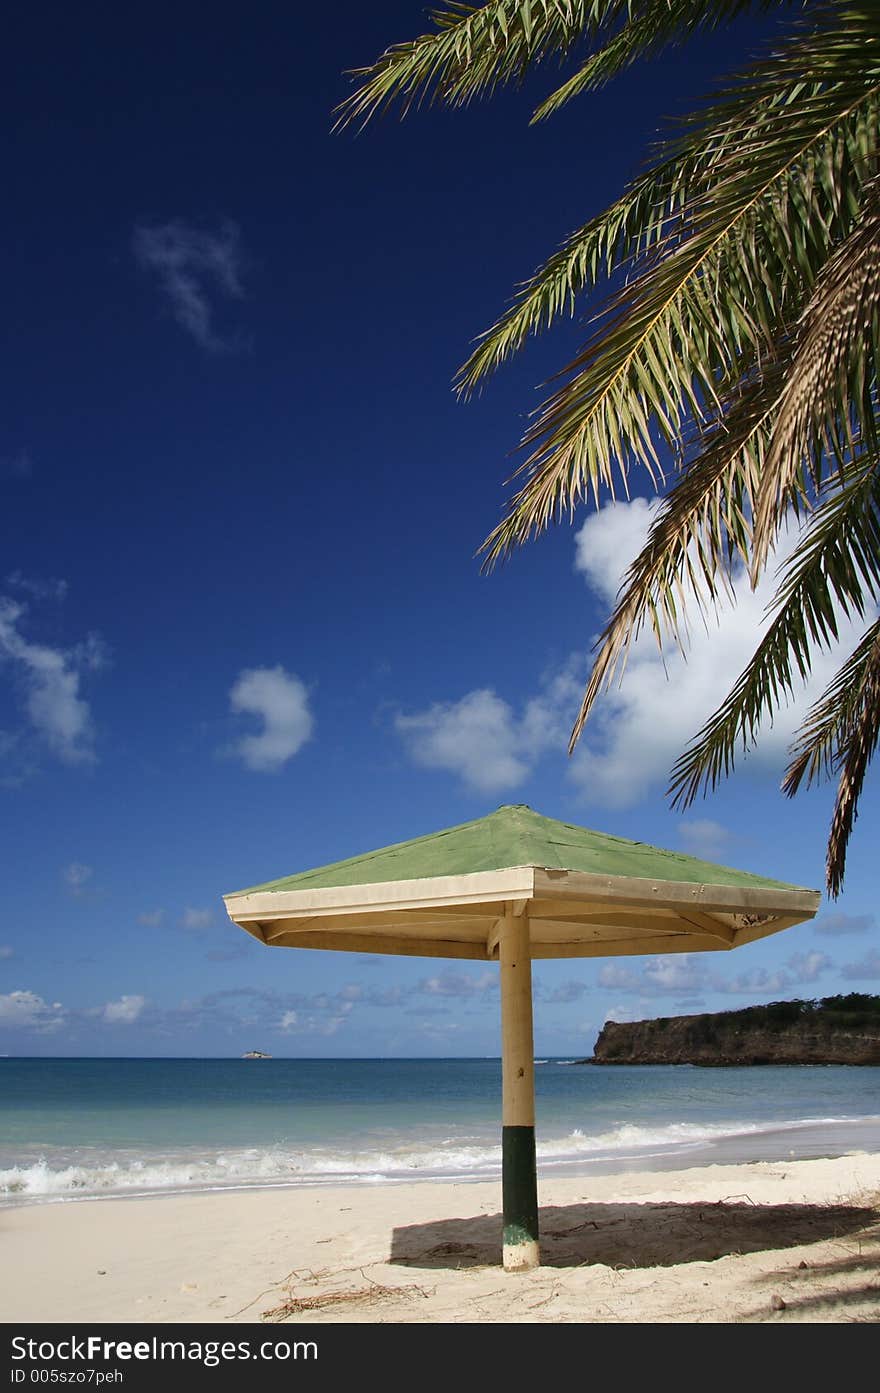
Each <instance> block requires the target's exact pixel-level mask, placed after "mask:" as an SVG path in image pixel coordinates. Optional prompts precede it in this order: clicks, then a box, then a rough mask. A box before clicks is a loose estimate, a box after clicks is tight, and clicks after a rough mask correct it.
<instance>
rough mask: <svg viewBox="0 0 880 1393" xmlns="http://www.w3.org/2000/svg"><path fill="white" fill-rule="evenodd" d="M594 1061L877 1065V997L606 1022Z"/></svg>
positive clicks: (832, 998)
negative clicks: (645, 1019)
mask: <svg viewBox="0 0 880 1393" xmlns="http://www.w3.org/2000/svg"><path fill="white" fill-rule="evenodd" d="M593 1062H594V1063H596V1064H727V1065H735V1064H880V996H868V995H866V994H865V993H862V992H850V993H848V994H847V995H845V996H826V997H824V998H823V999H822V1000H820V1001H799V1000H798V1001H773V1002H770V1003H769V1005H766V1006H746V1007H744V1008H743V1009H742V1010H739V1011H720V1012H717V1013H715V1014H707V1015H697V1016H668V1017H661V1018H660V1019H657V1020H647V1021H631V1022H623V1021H609V1022H608V1023H607V1024H606V1025H605V1026H604V1027H603V1029H602V1032H601V1034H600V1035H599V1038H598V1040H597V1041H596V1048H595V1051H594V1055H593Z"/></svg>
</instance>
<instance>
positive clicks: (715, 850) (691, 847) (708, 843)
mask: <svg viewBox="0 0 880 1393" xmlns="http://www.w3.org/2000/svg"><path fill="white" fill-rule="evenodd" d="M678 835H679V839H680V840H681V844H682V846H683V847H684V849H685V851H687V852H689V854H690V855H691V856H699V857H701V858H702V859H703V860H706V861H713V860H717V859H718V857H720V856H723V855H724V854H725V852H726V850H727V848H728V847H729V845H730V843H731V841H732V840H733V836H732V833H730V832H729V831H728V830H727V828H726V827H722V825H721V823H720V822H713V821H712V819H711V818H710V817H692V818H688V819H687V821H686V822H682V824H681V826H680V827H679V829H678Z"/></svg>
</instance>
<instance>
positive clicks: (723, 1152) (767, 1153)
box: [0, 1116, 880, 1215]
mask: <svg viewBox="0 0 880 1393" xmlns="http://www.w3.org/2000/svg"><path fill="white" fill-rule="evenodd" d="M549 1144H550V1145H551V1146H552V1141H551V1142H550V1143H549ZM852 1152H864V1153H867V1154H873V1153H880V1116H878V1117H856V1118H822V1119H819V1118H814V1119H804V1120H803V1121H799V1122H796V1123H789V1124H786V1123H785V1122H780V1123H777V1124H776V1125H773V1126H767V1127H763V1128H752V1129H745V1130H743V1131H741V1132H737V1131H730V1132H727V1131H725V1132H722V1133H721V1134H719V1135H717V1136H705V1135H704V1136H698V1137H695V1138H693V1139H692V1140H689V1139H688V1138H687V1137H682V1138H679V1139H678V1140H677V1141H661V1140H658V1141H657V1142H656V1143H655V1144H654V1145H653V1146H652V1145H650V1144H648V1145H646V1144H642V1145H640V1146H639V1145H635V1144H634V1145H633V1147H632V1149H631V1150H630V1151H627V1149H626V1147H625V1146H622V1147H621V1148H620V1149H619V1150H616V1151H607V1150H602V1149H601V1148H600V1149H598V1150H597V1151H596V1152H595V1153H590V1152H581V1153H579V1154H577V1153H576V1154H572V1155H567V1156H566V1155H561V1156H557V1155H554V1154H553V1153H552V1151H551V1154H550V1155H549V1156H548V1155H543V1156H542V1155H541V1139H540V1138H539V1151H538V1169H539V1173H540V1174H542V1175H543V1176H544V1177H545V1178H546V1179H551V1178H552V1179H566V1180H567V1179H578V1178H583V1179H587V1178H589V1177H593V1178H599V1177H613V1176H621V1175H630V1174H634V1173H636V1174H638V1173H644V1172H651V1173H654V1172H656V1173H663V1172H667V1171H690V1170H701V1169H704V1168H706V1167H709V1166H718V1165H749V1164H752V1163H755V1162H759V1161H767V1162H791V1161H796V1160H797V1161H801V1160H833V1159H834V1158H835V1157H841V1156H845V1155H847V1154H848V1153H852ZM163 1154H164V1153H157V1156H158V1157H161V1156H162V1155H163ZM2 1169H3V1168H2V1166H0V1173H2ZM500 1183H501V1165H500V1155H499V1158H498V1162H497V1164H495V1165H491V1166H489V1165H486V1166H484V1167H483V1168H482V1169H480V1170H475V1171H470V1172H468V1171H464V1170H461V1171H442V1170H439V1169H437V1170H432V1169H431V1168H430V1167H426V1166H424V1165H419V1166H413V1167H401V1168H400V1169H399V1170H396V1171H392V1172H390V1173H383V1172H382V1170H381V1166H380V1165H379V1163H378V1161H377V1164H376V1166H375V1167H372V1168H369V1167H367V1168H365V1169H364V1171H363V1172H362V1173H360V1174H352V1173H346V1172H334V1171H328V1172H326V1173H325V1174H324V1175H321V1174H319V1173H316V1172H311V1173H309V1172H306V1173H305V1174H291V1175H283V1174H280V1173H279V1174H278V1175H272V1174H268V1175H265V1177H262V1178H257V1177H255V1178H253V1179H247V1178H246V1177H244V1176H242V1177H241V1178H240V1179H236V1178H234V1177H233V1176H231V1175H230V1176H226V1177H223V1176H218V1177H216V1179H212V1178H210V1177H207V1178H203V1179H201V1180H194V1181H192V1182H191V1183H187V1182H180V1183H174V1184H164V1185H163V1184H155V1183H154V1184H151V1183H149V1182H144V1184H143V1185H137V1184H132V1185H120V1186H118V1188H113V1187H112V1186H107V1187H106V1188H101V1189H94V1188H88V1187H87V1186H83V1187H81V1188H72V1189H69V1190H62V1191H55V1192H52V1191H44V1192H40V1191H28V1190H23V1191H21V1192H14V1191H7V1192H6V1193H0V1215H2V1214H3V1213H5V1212H6V1211H9V1210H12V1211H15V1210H18V1209H22V1208H29V1207H34V1206H38V1207H44V1206H49V1207H56V1206H63V1205H69V1204H77V1205H78V1204H89V1203H92V1202H93V1201H94V1202H96V1203H97V1202H101V1203H104V1202H107V1201H111V1200H112V1201H121V1200H126V1199H174V1198H185V1197H188V1196H199V1195H210V1194H251V1193H264V1192H267V1191H270V1192H277V1191H282V1190H293V1191H298V1190H308V1191H311V1190H318V1191H320V1190H327V1189H334V1188H340V1187H342V1188H346V1189H348V1188H350V1189H352V1190H353V1191H355V1192H357V1191H360V1190H372V1189H382V1188H394V1187H398V1186H401V1185H480V1184H488V1185H492V1184H498V1185H500Z"/></svg>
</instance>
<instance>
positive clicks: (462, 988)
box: [415, 972, 498, 997]
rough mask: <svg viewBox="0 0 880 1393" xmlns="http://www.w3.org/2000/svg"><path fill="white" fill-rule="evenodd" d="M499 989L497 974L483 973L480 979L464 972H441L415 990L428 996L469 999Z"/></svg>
mask: <svg viewBox="0 0 880 1393" xmlns="http://www.w3.org/2000/svg"><path fill="white" fill-rule="evenodd" d="M497 987H498V974H497V973H496V972H481V973H480V975H479V977H467V976H465V974H464V973H463V972H440V973H438V974H437V975H436V976H435V977H423V978H422V980H421V981H420V982H419V983H418V985H417V986H416V988H415V990H416V991H417V992H424V993H425V995H426V996H449V997H469V996H477V995H479V994H480V993H482V992H487V991H494V990H496V989H497Z"/></svg>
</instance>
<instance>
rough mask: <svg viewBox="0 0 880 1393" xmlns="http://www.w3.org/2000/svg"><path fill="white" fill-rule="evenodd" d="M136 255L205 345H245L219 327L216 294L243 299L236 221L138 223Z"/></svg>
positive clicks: (214, 349)
mask: <svg viewBox="0 0 880 1393" xmlns="http://www.w3.org/2000/svg"><path fill="white" fill-rule="evenodd" d="M132 245H133V250H134V255H135V260H136V261H137V263H138V265H139V266H140V267H141V269H142V270H145V271H149V272H153V273H155V274H156V275H157V276H158V278H159V282H160V284H161V286H162V290H163V292H164V294H165V296H166V298H167V300H168V302H169V304H170V307H171V313H172V314H173V316H174V318H175V320H176V321H177V323H178V324H179V325H180V327H181V328H182V329H184V330H185V331H186V332H187V333H188V334H189V335H190V337H191V338H193V339H195V341H196V343H197V344H198V345H199V347H200V348H204V349H206V350H207V351H208V352H210V353H222V352H228V351H229V350H234V349H236V348H238V347H241V340H240V339H235V338H230V337H225V336H223V335H220V334H218V333H217V332H216V330H215V329H214V322H213V321H214V308H213V305H212V296H213V295H215V294H219V295H221V296H224V297H226V298H227V299H234V300H240V299H241V298H242V297H243V295H244V291H243V289H242V285H241V269H242V253H241V247H240V243H239V230H238V227H237V226H236V225H235V223H232V222H224V223H223V224H221V226H220V228H219V230H218V231H217V232H205V231H200V230H199V229H198V228H195V227H192V226H190V225H189V224H187V223H185V222H182V221H180V220H179V219H174V220H172V221H171V222H167V223H156V224H153V225H152V226H149V227H148V226H141V227H137V228H135V232H134V238H133V243H132Z"/></svg>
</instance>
